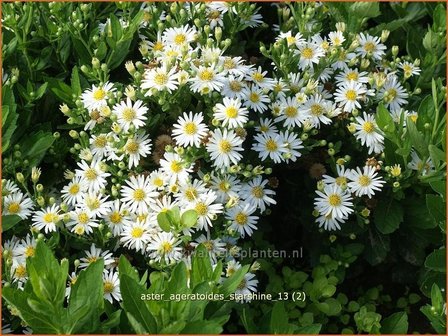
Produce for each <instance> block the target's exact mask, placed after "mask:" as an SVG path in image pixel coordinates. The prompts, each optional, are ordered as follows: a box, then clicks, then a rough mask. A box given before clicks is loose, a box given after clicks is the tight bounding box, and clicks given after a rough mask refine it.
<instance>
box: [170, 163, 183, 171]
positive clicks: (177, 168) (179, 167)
mask: <svg viewBox="0 0 448 336" xmlns="http://www.w3.org/2000/svg"><path fill="white" fill-rule="evenodd" d="M171 170H172V171H173V172H174V173H176V174H177V173H179V172H180V171H181V170H182V165H181V164H180V162H179V161H173V162H171Z"/></svg>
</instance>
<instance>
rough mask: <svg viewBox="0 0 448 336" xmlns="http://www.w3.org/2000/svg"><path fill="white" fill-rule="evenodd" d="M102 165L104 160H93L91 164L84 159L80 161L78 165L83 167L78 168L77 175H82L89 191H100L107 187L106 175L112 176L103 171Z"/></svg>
mask: <svg viewBox="0 0 448 336" xmlns="http://www.w3.org/2000/svg"><path fill="white" fill-rule="evenodd" d="M102 165H103V162H101V161H97V160H92V162H90V165H89V164H88V163H87V162H86V161H84V160H82V161H81V162H78V166H79V168H81V169H76V176H78V177H81V179H82V181H83V182H84V183H85V184H86V186H87V189H88V191H91V192H99V191H100V190H101V189H103V188H105V187H106V185H107V181H106V177H108V176H110V174H109V173H106V172H105V171H103V169H102Z"/></svg>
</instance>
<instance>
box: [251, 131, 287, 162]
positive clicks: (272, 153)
mask: <svg viewBox="0 0 448 336" xmlns="http://www.w3.org/2000/svg"><path fill="white" fill-rule="evenodd" d="M254 140H255V141H256V143H254V144H253V145H252V150H254V151H256V152H258V157H259V158H260V159H261V160H263V161H264V160H266V158H267V157H268V156H269V158H270V159H271V160H272V161H274V163H280V162H282V161H283V157H282V154H283V153H286V152H287V149H286V147H285V144H284V143H283V138H282V137H281V136H280V135H279V134H276V133H260V134H257V135H255V137H254Z"/></svg>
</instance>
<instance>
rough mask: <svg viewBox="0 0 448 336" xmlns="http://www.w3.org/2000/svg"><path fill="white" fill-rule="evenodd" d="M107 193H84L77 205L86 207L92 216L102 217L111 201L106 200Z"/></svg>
mask: <svg viewBox="0 0 448 336" xmlns="http://www.w3.org/2000/svg"><path fill="white" fill-rule="evenodd" d="M108 198H109V196H108V195H104V194H102V193H98V192H87V193H84V195H83V197H82V199H81V202H79V207H80V208H83V209H86V210H87V211H88V212H89V213H90V215H92V216H93V217H95V218H96V217H103V216H104V215H105V214H106V213H107V212H108V211H109V208H110V207H111V205H112V204H111V203H112V202H111V201H107V199H108Z"/></svg>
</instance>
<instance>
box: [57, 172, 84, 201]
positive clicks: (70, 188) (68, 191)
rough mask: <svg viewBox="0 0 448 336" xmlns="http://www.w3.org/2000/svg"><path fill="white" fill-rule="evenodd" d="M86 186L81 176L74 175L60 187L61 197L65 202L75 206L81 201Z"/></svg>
mask: <svg viewBox="0 0 448 336" xmlns="http://www.w3.org/2000/svg"><path fill="white" fill-rule="evenodd" d="M87 189H88V187H87V184H86V183H85V181H84V179H83V178H82V176H75V177H74V178H72V180H71V181H70V183H69V184H68V185H66V186H64V187H63V188H62V192H61V193H62V199H63V201H64V202H65V203H67V204H68V205H71V206H75V205H77V204H79V203H80V202H81V201H82V198H83V195H84V193H85V192H86V191H87Z"/></svg>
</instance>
